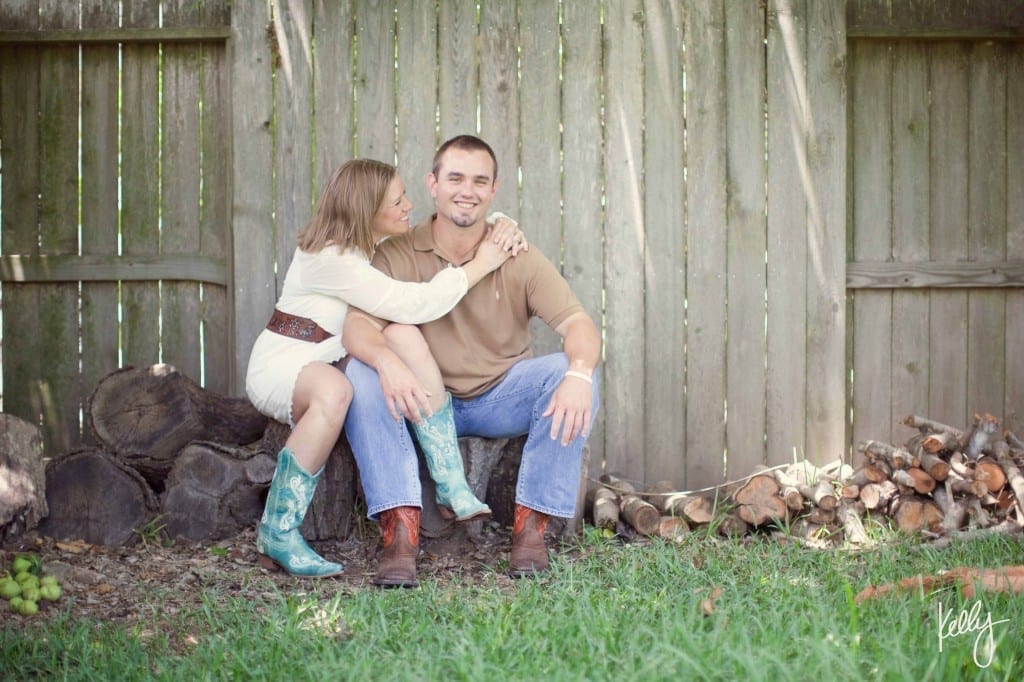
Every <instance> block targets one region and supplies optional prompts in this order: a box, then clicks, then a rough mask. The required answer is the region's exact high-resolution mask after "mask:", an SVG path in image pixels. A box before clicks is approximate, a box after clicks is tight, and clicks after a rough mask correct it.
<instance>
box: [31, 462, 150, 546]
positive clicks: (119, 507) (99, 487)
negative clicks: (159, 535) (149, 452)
mask: <svg viewBox="0 0 1024 682" xmlns="http://www.w3.org/2000/svg"><path fill="white" fill-rule="evenodd" d="M46 502H47V505H48V506H49V508H50V513H49V515H48V516H47V517H46V518H45V519H43V521H42V522H41V523H40V524H39V532H40V533H42V534H43V535H46V536H49V537H52V538H54V539H56V540H84V541H85V542H88V543H90V544H93V545H104V546H106V547H120V546H122V545H126V544H132V543H134V542H136V541H138V540H139V538H140V532H141V531H142V530H143V529H144V528H145V527H146V525H147V524H148V523H149V522H150V521H152V520H153V519H155V518H156V517H157V514H158V511H159V504H158V503H157V499H156V496H155V495H154V494H153V491H152V490H151V489H150V487H149V484H147V483H146V481H145V479H143V478H142V476H141V475H140V474H139V473H138V472H137V471H135V470H134V469H132V468H131V467H129V466H127V465H125V464H124V463H123V462H121V461H120V460H118V459H116V458H115V457H112V456H110V455H109V454H106V453H104V452H102V451H100V450H95V449H87V450H79V451H76V452H72V453H69V454H68V455H66V456H64V457H61V458H59V459H56V460H53V461H51V462H50V463H49V465H48V466H47V468H46Z"/></svg>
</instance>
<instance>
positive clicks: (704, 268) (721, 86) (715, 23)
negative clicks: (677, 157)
mask: <svg viewBox="0 0 1024 682" xmlns="http://www.w3.org/2000/svg"><path fill="white" fill-rule="evenodd" d="M686 36H687V38H688V43H687V49H686V87H687V98H686V101H687V104H686V109H687V153H686V171H687V172H686V196H687V201H686V204H687V209H686V224H687V228H688V229H687V263H686V292H687V296H686V329H687V332H686V383H687V386H688V387H689V389H690V390H689V391H688V392H687V402H686V452H687V453H688V456H687V458H686V478H685V481H686V485H687V486H689V487H695V486H697V485H707V484H709V483H711V482H712V481H720V480H722V476H723V474H724V469H725V466H724V458H725V448H726V443H725V412H724V406H725V401H726V396H725V377H726V367H725V332H726V317H725V312H726V283H725V275H726V273H727V272H728V270H727V263H726V252H727V249H726V222H725V221H726V213H727V196H726V182H727V181H728V174H727V167H726V161H725V158H724V156H723V150H725V149H727V148H728V147H727V145H728V142H727V138H726V128H725V120H726V115H727V112H726V100H725V92H726V82H727V81H726V75H725V10H724V8H723V7H722V4H721V3H719V2H715V1H714V0H704V1H702V2H693V3H690V6H689V11H688V12H687V16H686ZM697 453H699V454H697ZM694 455H696V456H694Z"/></svg>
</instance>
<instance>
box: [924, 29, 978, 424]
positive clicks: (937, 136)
mask: <svg viewBox="0 0 1024 682" xmlns="http://www.w3.org/2000/svg"><path fill="white" fill-rule="evenodd" d="M967 59H968V58H967V54H966V52H965V49H964V47H963V45H959V44H956V43H950V44H943V45H938V46H936V47H935V48H933V50H932V54H931V64H930V73H929V79H930V81H931V88H932V113H931V157H930V166H929V168H928V174H929V177H930V178H931V187H932V191H931V197H930V198H931V206H930V209H931V210H930V214H931V224H932V243H931V258H932V259H934V260H967V256H968V252H967V235H966V231H965V230H964V229H963V226H964V225H966V224H967V196H966V193H965V192H964V191H963V179H964V178H965V177H967V171H968V168H967V135H968V118H967V111H968V110H967V92H968V89H967V88H968V77H967ZM930 315H931V319H930V324H931V329H930V332H929V339H930V341H931V347H930V349H929V351H930V352H929V354H928V363H929V367H928V374H929V375H930V376H931V377H932V381H931V387H930V389H929V399H928V405H929V409H930V410H931V411H930V413H929V414H930V415H932V418H933V419H937V420H939V421H942V422H944V423H946V424H963V423H967V421H965V418H964V417H965V415H966V414H967V409H968V408H967V392H966V388H967V294H966V293H964V292H961V291H933V292H932V294H931V306H930Z"/></svg>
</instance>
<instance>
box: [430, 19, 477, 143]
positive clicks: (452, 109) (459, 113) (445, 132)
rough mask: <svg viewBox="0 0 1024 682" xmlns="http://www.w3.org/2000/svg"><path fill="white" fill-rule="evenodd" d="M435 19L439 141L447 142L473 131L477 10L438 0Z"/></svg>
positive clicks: (474, 128)
mask: <svg viewBox="0 0 1024 682" xmlns="http://www.w3.org/2000/svg"><path fill="white" fill-rule="evenodd" d="M438 17H439V21H438V26H439V27H440V34H439V36H438V50H437V56H438V60H437V90H438V116H439V119H438V123H439V125H440V130H441V139H442V140H447V139H448V138H450V137H453V136H455V135H459V134H461V133H466V132H474V131H476V116H477V111H476V104H477V89H478V85H479V77H478V73H477V68H476V58H477V36H478V27H477V19H476V7H475V5H474V4H473V3H471V2H462V1H461V0H439V3H438Z"/></svg>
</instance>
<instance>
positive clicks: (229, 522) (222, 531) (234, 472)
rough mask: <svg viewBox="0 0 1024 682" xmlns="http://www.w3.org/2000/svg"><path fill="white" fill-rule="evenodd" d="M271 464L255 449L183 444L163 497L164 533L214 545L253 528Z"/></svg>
mask: <svg viewBox="0 0 1024 682" xmlns="http://www.w3.org/2000/svg"><path fill="white" fill-rule="evenodd" d="M275 466H276V463H275V460H274V458H273V457H271V456H270V455H268V454H266V453H264V452H261V451H258V450H246V449H243V448H238V447H232V446H227V445H221V444H219V443H207V442H203V441H193V442H192V443H190V444H188V445H186V446H185V447H184V448H183V449H182V451H181V454H179V455H178V457H177V458H176V459H175V462H174V466H173V467H172V468H171V471H170V473H169V474H168V475H167V481H166V487H165V489H164V494H163V496H162V501H161V511H162V512H163V522H164V523H165V524H166V530H167V534H168V535H169V536H170V537H172V538H184V539H185V540H189V541H191V542H212V541H216V540H221V539H223V538H228V537H233V536H235V535H237V534H238V533H239V532H240V531H242V530H243V529H245V528H255V527H256V524H257V523H258V522H259V520H260V515H261V514H262V513H263V505H264V500H265V498H266V491H267V488H268V487H269V486H270V480H271V478H273V476H274V468H275ZM309 539H313V538H309Z"/></svg>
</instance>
